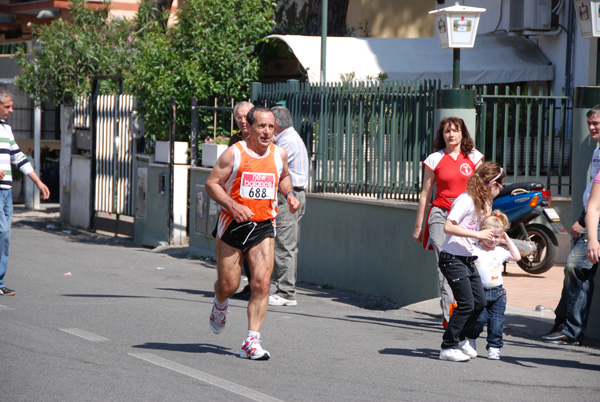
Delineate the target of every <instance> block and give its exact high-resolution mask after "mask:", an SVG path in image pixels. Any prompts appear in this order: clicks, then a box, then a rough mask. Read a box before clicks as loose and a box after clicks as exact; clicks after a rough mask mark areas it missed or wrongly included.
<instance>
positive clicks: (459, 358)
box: [440, 348, 471, 362]
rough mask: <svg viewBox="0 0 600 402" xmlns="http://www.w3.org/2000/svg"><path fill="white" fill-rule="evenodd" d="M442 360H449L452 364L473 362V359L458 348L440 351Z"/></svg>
mask: <svg viewBox="0 0 600 402" xmlns="http://www.w3.org/2000/svg"><path fill="white" fill-rule="evenodd" d="M440 360H448V361H451V362H467V361H469V360H471V358H470V357H469V356H467V355H466V354H464V353H463V352H462V351H461V350H460V349H458V348H450V349H442V350H440Z"/></svg>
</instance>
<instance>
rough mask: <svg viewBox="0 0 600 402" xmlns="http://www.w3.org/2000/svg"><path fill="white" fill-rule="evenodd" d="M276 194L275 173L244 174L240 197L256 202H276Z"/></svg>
mask: <svg viewBox="0 0 600 402" xmlns="http://www.w3.org/2000/svg"><path fill="white" fill-rule="evenodd" d="M275 194H276V188H275V175H274V174H273V173H250V172H244V173H242V181H241V183H240V195H241V196H242V197H243V198H252V199H254V200H274V199H275Z"/></svg>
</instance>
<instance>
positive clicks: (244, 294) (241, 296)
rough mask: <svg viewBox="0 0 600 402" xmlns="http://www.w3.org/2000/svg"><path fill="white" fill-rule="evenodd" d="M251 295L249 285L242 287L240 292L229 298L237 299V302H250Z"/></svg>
mask: <svg viewBox="0 0 600 402" xmlns="http://www.w3.org/2000/svg"><path fill="white" fill-rule="evenodd" d="M251 293H252V291H251V290H250V285H246V286H244V288H243V289H242V290H240V291H239V292H237V293H235V294H234V295H233V296H231V298H232V299H237V300H246V301H248V300H250V294H251Z"/></svg>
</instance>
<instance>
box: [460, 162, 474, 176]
mask: <svg viewBox="0 0 600 402" xmlns="http://www.w3.org/2000/svg"><path fill="white" fill-rule="evenodd" d="M459 170H460V172H461V173H462V174H463V175H465V176H472V175H473V168H471V165H469V164H468V163H463V164H462V165H460V169H459Z"/></svg>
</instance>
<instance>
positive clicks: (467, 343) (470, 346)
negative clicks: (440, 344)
mask: <svg viewBox="0 0 600 402" xmlns="http://www.w3.org/2000/svg"><path fill="white" fill-rule="evenodd" d="M459 346H460V351H461V352H463V353H464V354H466V355H467V356H469V357H470V358H471V359H473V358H475V357H477V351H476V350H475V348H476V347H477V346H476V345H475V339H465V340H464V341H463V342H462V343H461V344H459Z"/></svg>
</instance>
